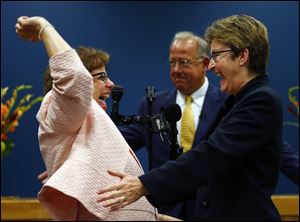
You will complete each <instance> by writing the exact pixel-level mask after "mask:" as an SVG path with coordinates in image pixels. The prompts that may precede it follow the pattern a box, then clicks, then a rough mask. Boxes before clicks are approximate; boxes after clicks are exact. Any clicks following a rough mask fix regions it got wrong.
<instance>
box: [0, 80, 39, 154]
mask: <svg viewBox="0 0 300 222" xmlns="http://www.w3.org/2000/svg"><path fill="white" fill-rule="evenodd" d="M30 88H32V86H31V85H20V86H17V87H16V88H15V89H14V90H13V94H12V96H11V98H10V99H8V100H7V101H5V102H3V101H2V100H3V98H4V97H5V95H6V93H7V92H8V89H9V88H8V87H4V88H2V87H1V160H2V159H3V158H4V156H5V155H7V154H8V153H10V152H11V150H12V149H13V147H14V142H13V141H12V140H11V139H9V138H8V135H7V134H8V133H12V132H14V131H15V129H16V127H17V126H18V125H19V119H20V118H21V117H22V116H23V115H24V113H25V112H26V111H28V110H29V109H30V108H31V107H32V106H33V105H34V104H35V103H37V102H40V101H42V99H43V97H41V96H40V97H37V98H35V99H33V95H32V94H26V95H25V96H24V97H23V98H22V99H20V101H19V103H17V98H18V94H19V92H20V91H22V90H28V89H30Z"/></svg>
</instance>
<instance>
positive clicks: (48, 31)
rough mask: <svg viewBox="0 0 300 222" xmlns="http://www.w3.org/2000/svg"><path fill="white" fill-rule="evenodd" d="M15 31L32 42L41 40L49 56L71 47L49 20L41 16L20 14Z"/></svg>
mask: <svg viewBox="0 0 300 222" xmlns="http://www.w3.org/2000/svg"><path fill="white" fill-rule="evenodd" d="M15 27H16V33H17V34H18V35H19V36H20V37H21V38H22V39H23V40H29V41H32V42H37V41H39V40H40V41H43V42H44V45H45V48H46V51H47V54H48V56H49V58H50V57H51V56H52V55H54V54H55V53H57V52H61V51H66V50H68V49H71V47H70V45H69V44H68V43H67V42H66V41H65V40H64V39H63V38H62V37H61V36H60V34H59V33H58V32H57V31H56V30H55V28H54V27H53V26H52V25H51V23H50V22H49V21H47V20H46V19H45V18H43V17H39V16H34V17H28V16H21V17H19V18H18V20H17V23H16V26H15Z"/></svg>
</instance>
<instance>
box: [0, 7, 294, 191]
mask: <svg viewBox="0 0 300 222" xmlns="http://www.w3.org/2000/svg"><path fill="white" fill-rule="evenodd" d="M242 13H245V14H249V15H252V16H254V17H256V18H257V19H259V20H261V21H262V22H263V23H264V24H265V25H266V26H267V27H268V30H269V38H270V44H271V56H270V63H269V66H268V72H269V76H270V84H271V85H272V87H273V88H274V89H275V90H276V91H277V92H278V93H279V94H280V96H281V99H282V102H283V106H284V121H295V120H296V119H295V118H294V117H293V115H291V113H289V112H288V111H287V108H288V106H289V105H291V103H290V101H289V100H288V94H287V91H288V89H289V88H290V87H293V86H298V85H299V63H298V61H299V2H288V1H274V2H272V1H266V2H258V1H254V2H250V1H249V2H246V1H242V2H238V1H232V2H231V1H227V2H226V1H222V2H213V1H201V2H200V1H199V2H196V1H191V2H189V1H174V2H170V1H168V2H163V1H162V2H158V1H157V2H151V1H145V2H143V1H140V2H130V1H128V2H124V1H122V2H118V1H112V2H109V1H106V2H105V1H102V2H88V1H82V2H64V1H57V2H51V1H45V2H42V1H40V2H39V1H37V2H35V1H28V2H26V1H25V2H13V1H2V2H1V86H9V87H10V88H11V89H12V88H14V87H15V86H16V85H20V84H31V85H33V89H32V90H30V92H32V93H33V94H34V95H35V96H39V95H42V94H43V87H42V82H43V80H42V74H43V72H44V70H45V67H46V66H47V64H48V58H47V55H46V52H45V50H44V46H43V44H42V43H34V44H33V43H30V42H24V41H22V40H20V39H19V38H18V37H17V35H16V34H15V28H14V26H15V23H16V19H17V18H18V17H19V16H21V15H28V16H34V15H40V16H44V17H46V18H47V19H48V20H49V21H50V22H52V23H53V24H54V26H55V27H56V29H57V30H58V31H59V32H60V33H61V34H62V36H63V37H64V38H65V39H66V40H67V41H68V42H69V43H70V44H71V45H72V46H73V47H78V46H79V45H84V46H94V47H97V48H102V49H104V50H106V51H108V52H109V53H110V54H111V62H110V64H109V67H108V72H109V75H110V77H111V79H112V80H113V81H114V82H115V83H116V84H120V85H123V86H124V87H125V94H124V96H123V98H122V100H121V103H120V113H122V114H126V115H129V114H133V113H134V112H135V111H136V109H137V106H138V103H139V101H140V99H141V98H142V97H143V96H145V88H146V87H147V86H154V87H155V89H156V91H160V90H165V89H168V88H170V87H172V85H171V82H170V80H169V67H168V63H167V61H168V48H169V43H170V41H171V39H172V37H173V35H174V33H175V32H178V31H184V30H186V31H193V32H195V33H197V34H200V35H203V33H204V31H205V28H206V27H207V26H208V25H209V24H211V23H212V22H213V21H214V20H216V19H218V18H221V17H225V16H229V15H232V14H242ZM207 76H208V78H209V79H210V80H211V81H212V82H213V83H214V84H216V85H218V79H217V78H216V77H215V76H214V74H212V73H208V75H207ZM9 92H11V91H9ZM28 92H29V91H28ZM296 96H297V100H298V91H297V92H296ZM109 106H110V104H109ZM38 107H39V104H38V105H35V106H34V107H33V108H32V109H31V110H30V111H28V112H27V113H25V115H24V116H23V117H22V119H21V121H20V126H19V127H18V128H17V129H16V131H15V132H14V133H13V134H11V135H10V136H11V138H12V139H13V140H14V142H15V148H14V149H13V151H12V153H11V154H10V155H9V156H7V157H6V158H4V160H2V161H1V196H3V195H17V196H21V197H35V196H36V194H37V192H38V191H39V189H40V187H41V184H40V182H39V181H38V180H37V179H36V176H37V175H38V174H39V173H40V172H42V171H44V169H45V168H44V164H43V161H42V158H41V155H40V151H39V146H38V140H37V131H38V124H37V121H36V119H35V115H36V113H37V110H38ZM298 134H299V128H298V127H295V126H290V125H286V126H285V127H284V137H285V139H286V140H287V141H288V142H290V143H291V144H292V145H293V146H294V147H295V148H296V149H298V147H299V137H298ZM99 142H100V141H99ZM137 155H138V157H139V158H140V160H141V162H142V164H143V166H144V169H145V170H146V171H147V166H148V163H147V155H146V153H145V150H144V149H143V150H141V151H139V152H138V153H137ZM276 193H277V194H293V193H298V188H297V186H296V185H294V184H293V183H292V182H291V181H289V180H288V179H287V178H286V177H285V176H283V175H281V176H280V180H279V183H278V186H277V189H276Z"/></svg>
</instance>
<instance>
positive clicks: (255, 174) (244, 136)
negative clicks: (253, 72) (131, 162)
mask: <svg viewBox="0 0 300 222" xmlns="http://www.w3.org/2000/svg"><path fill="white" fill-rule="evenodd" d="M230 100H232V101H233V102H230ZM228 103H229V104H228ZM228 103H227V105H229V106H232V108H227V107H225V109H224V110H223V111H224V112H225V114H222V113H221V114H220V115H219V116H220V117H222V116H224V115H225V116H224V118H218V121H220V123H219V124H218V125H217V124H214V126H212V127H215V126H216V128H215V129H214V130H211V131H210V132H212V133H211V134H210V135H206V137H207V140H204V141H201V142H200V143H199V144H197V145H196V146H195V147H194V148H193V149H192V150H190V151H189V152H187V153H186V154H185V155H182V156H180V157H179V158H178V159H177V160H176V161H168V162H167V163H165V164H164V165H162V166H161V167H159V168H155V169H153V170H151V171H149V172H148V173H146V174H144V175H142V176H140V180H141V181H142V183H143V184H144V186H145V187H146V189H147V190H148V192H149V194H150V195H149V196H147V198H148V199H149V200H150V202H151V203H152V204H154V205H155V206H158V207H161V206H165V205H168V204H173V203H176V202H180V201H183V200H186V199H189V198H190V197H192V196H195V195H196V205H195V209H194V215H193V219H196V220H280V216H279V213H278V211H277V209H276V207H275V206H274V204H273V202H272V200H271V195H272V194H273V192H274V190H275V188H276V184H277V180H278V174H279V169H280V162H281V156H282V135H281V131H282V107H281V103H280V99H279V97H278V96H277V94H276V93H275V92H274V91H273V90H272V89H271V88H270V87H269V86H268V85H267V80H266V77H257V78H255V79H253V80H251V81H250V82H248V83H247V84H246V85H245V86H244V87H243V88H242V89H241V90H240V92H239V93H238V94H237V95H236V97H234V98H233V97H229V102H228Z"/></svg>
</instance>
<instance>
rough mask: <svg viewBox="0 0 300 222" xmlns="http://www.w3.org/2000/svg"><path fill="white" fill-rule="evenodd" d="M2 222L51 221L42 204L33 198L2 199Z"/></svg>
mask: <svg viewBox="0 0 300 222" xmlns="http://www.w3.org/2000/svg"><path fill="white" fill-rule="evenodd" d="M1 220H29V221H32V220H37V221H41V220H46V221H47V220H48V221H49V220H51V218H50V217H49V215H48V213H47V212H46V211H45V209H44V208H43V207H42V205H41V204H40V202H39V201H38V200H36V199H31V198H16V197H15V198H14V197H9V198H7V197H1Z"/></svg>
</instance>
